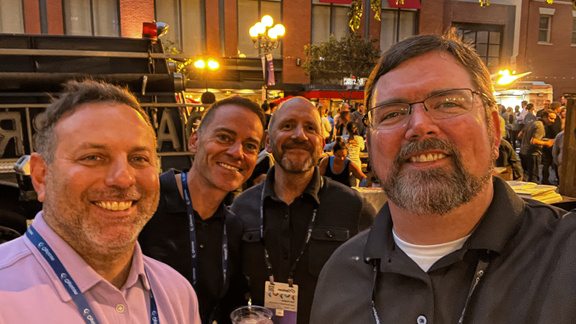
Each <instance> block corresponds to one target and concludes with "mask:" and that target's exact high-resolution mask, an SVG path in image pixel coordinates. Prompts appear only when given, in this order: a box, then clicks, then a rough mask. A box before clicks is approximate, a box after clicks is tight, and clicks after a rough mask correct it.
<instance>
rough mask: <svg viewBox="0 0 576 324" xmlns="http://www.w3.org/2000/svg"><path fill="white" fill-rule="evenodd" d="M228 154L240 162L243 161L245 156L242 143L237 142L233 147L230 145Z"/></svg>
mask: <svg viewBox="0 0 576 324" xmlns="http://www.w3.org/2000/svg"><path fill="white" fill-rule="evenodd" d="M226 153H228V155H230V156H232V157H234V158H236V159H238V160H240V159H242V155H243V154H244V151H243V148H242V142H240V141H236V142H235V143H234V144H233V145H230V146H229V147H228V150H227V151H226Z"/></svg>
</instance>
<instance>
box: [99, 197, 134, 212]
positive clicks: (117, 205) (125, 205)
mask: <svg viewBox="0 0 576 324" xmlns="http://www.w3.org/2000/svg"><path fill="white" fill-rule="evenodd" d="M136 202H137V201H136V200H132V201H120V202H118V201H94V202H92V203H93V204H94V205H96V206H98V207H100V208H104V209H107V210H111V211H123V210H127V209H130V207H132V205H134V204H136Z"/></svg>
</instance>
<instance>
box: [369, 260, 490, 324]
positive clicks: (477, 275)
mask: <svg viewBox="0 0 576 324" xmlns="http://www.w3.org/2000/svg"><path fill="white" fill-rule="evenodd" d="M486 260H488V259H486ZM489 263H490V262H489V261H484V260H483V257H480V258H479V259H478V263H477V264H476V271H475V272H474V278H472V283H471V284H470V290H468V296H467V297H466V302H464V308H463V309H462V314H461V315H460V319H459V320H458V324H462V323H464V315H466V309H467V308H468V304H469V303H470V298H471V297H472V294H473V293H474V290H475V289H476V287H477V286H478V283H479V282H480V279H482V276H484V273H485V272H486V268H488V264H489ZM372 264H373V265H374V277H373V278H374V279H373V282H372V305H371V306H372V314H373V315H374V321H375V322H376V324H381V323H382V322H380V317H379V316H378V312H377V311H376V282H377V279H378V272H380V270H379V269H380V260H373V261H372Z"/></svg>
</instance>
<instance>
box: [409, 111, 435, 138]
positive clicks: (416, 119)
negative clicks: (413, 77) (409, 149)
mask: <svg viewBox="0 0 576 324" xmlns="http://www.w3.org/2000/svg"><path fill="white" fill-rule="evenodd" d="M409 118H410V119H409V121H408V130H407V131H406V134H405V138H406V140H409V141H411V140H423V139H426V138H429V137H436V136H438V134H439V133H440V130H439V128H438V125H436V122H435V120H434V118H432V117H431V116H430V115H428V113H427V112H426V108H424V104H421V103H419V104H415V105H413V106H412V114H411V116H409Z"/></svg>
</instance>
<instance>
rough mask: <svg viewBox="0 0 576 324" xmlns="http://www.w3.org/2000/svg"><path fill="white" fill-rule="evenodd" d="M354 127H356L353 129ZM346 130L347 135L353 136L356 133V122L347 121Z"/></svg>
mask: <svg viewBox="0 0 576 324" xmlns="http://www.w3.org/2000/svg"><path fill="white" fill-rule="evenodd" d="M354 128H356V129H354ZM346 131H347V132H348V135H350V136H353V135H358V128H357V127H356V123H354V122H353V121H349V122H348V123H347V124H346Z"/></svg>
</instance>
